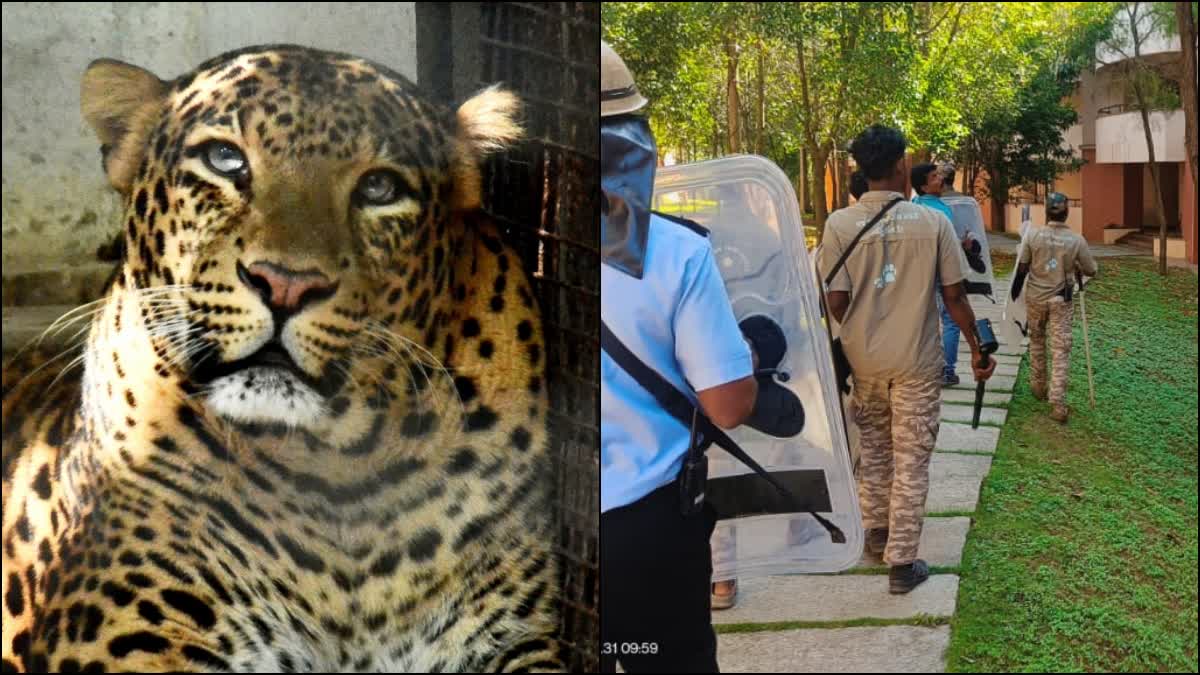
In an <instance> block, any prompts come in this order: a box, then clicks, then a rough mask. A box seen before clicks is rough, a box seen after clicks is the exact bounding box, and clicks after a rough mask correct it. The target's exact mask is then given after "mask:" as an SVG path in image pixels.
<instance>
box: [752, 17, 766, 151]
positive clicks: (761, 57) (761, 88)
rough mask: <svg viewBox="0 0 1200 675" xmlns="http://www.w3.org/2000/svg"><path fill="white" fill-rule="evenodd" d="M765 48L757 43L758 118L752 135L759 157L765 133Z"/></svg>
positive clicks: (759, 42)
mask: <svg viewBox="0 0 1200 675" xmlns="http://www.w3.org/2000/svg"><path fill="white" fill-rule="evenodd" d="M764 51H765V48H764V46H763V42H762V40H759V41H758V116H757V119H756V120H755V126H756V127H758V129H757V133H755V134H754V154H756V155H761V154H762V148H763V137H764V136H765V135H766V133H767V99H766V89H767V87H766V83H765V82H764V75H763V71H764V70H765V68H766V63H765V62H766V56H765V54H764Z"/></svg>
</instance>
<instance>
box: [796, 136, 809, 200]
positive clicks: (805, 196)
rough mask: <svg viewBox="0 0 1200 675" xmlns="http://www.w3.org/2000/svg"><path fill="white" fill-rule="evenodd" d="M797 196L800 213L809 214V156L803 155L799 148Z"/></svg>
mask: <svg viewBox="0 0 1200 675" xmlns="http://www.w3.org/2000/svg"><path fill="white" fill-rule="evenodd" d="M798 183H799V190H798V192H799V195H800V213H802V214H806V213H809V211H810V210H811V209H809V154H808V153H805V151H804V148H800V179H799V181H798Z"/></svg>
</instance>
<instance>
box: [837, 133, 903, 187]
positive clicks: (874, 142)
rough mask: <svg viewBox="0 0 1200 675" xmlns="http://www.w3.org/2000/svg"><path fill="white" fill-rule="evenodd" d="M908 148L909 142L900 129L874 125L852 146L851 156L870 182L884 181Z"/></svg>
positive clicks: (856, 139)
mask: <svg viewBox="0 0 1200 675" xmlns="http://www.w3.org/2000/svg"><path fill="white" fill-rule="evenodd" d="M907 148H908V141H906V140H904V134H902V133H900V131H899V130H898V129H893V128H891V127H885V126H883V125H882V124H872V125H871V126H869V127H867V129H866V130H865V131H863V132H862V133H861V134H859V135H858V137H857V138H855V139H854V142H853V143H851V144H850V154H851V155H853V156H854V162H855V163H856V164H858V167H859V169H860V170H862V172H863V175H865V176H866V177H867V178H868V179H869V180H883V179H884V178H887V177H888V174H890V173H891V171H892V169H893V168H894V167H895V166H896V162H899V161H900V160H901V159H903V158H904V151H905V150H906V149H907Z"/></svg>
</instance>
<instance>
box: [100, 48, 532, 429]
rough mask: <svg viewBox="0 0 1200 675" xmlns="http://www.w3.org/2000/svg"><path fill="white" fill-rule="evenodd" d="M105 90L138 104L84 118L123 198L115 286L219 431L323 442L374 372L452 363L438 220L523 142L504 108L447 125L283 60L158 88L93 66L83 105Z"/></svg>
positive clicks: (405, 95)
mask: <svg viewBox="0 0 1200 675" xmlns="http://www.w3.org/2000/svg"><path fill="white" fill-rule="evenodd" d="M117 86H120V87H121V88H122V89H125V90H129V91H135V92H140V93H141V97H139V98H138V99H137V100H136V101H132V100H127V101H122V102H121V103H122V104H123V105H122V106H118V105H113V104H112V102H111V101H110V99H109V98H106V97H104V96H100V98H99V99H98V100H96V101H95V102H91V101H88V102H87V103H85V105H89V106H90V109H89V110H88V111H87V112H88V117H89V120H90V121H91V122H92V123H93V126H95V127H96V128H97V130H98V132H100V134H101V137H102V139H103V140H104V142H105V166H106V170H107V172H108V174H109V176H110V179H111V180H112V182H113V184H114V186H115V187H116V188H117V189H118V190H120V191H122V192H123V193H124V194H125V195H126V197H127V201H128V212H127V215H126V230H127V234H126V251H127V254H128V257H127V260H126V264H125V270H124V274H123V276H122V279H121V282H122V283H123V284H124V285H125V286H126V288H128V289H129V290H130V291H132V292H133V293H135V294H137V295H138V296H139V298H140V299H145V300H147V301H149V302H143V303H140V305H142V306H145V305H147V304H149V305H151V306H152V308H153V310H154V311H152V312H150V313H149V314H148V317H149V318H150V319H151V320H150V321H149V322H148V323H150V324H152V325H150V326H148V328H149V329H150V330H151V332H152V333H154V334H155V337H156V340H155V345H154V351H155V353H156V354H157V355H158V357H159V358H160V359H161V361H162V363H161V364H160V371H161V370H163V369H165V370H167V371H169V372H173V373H174V374H176V375H178V376H179V377H180V378H181V379H183V380H184V381H186V382H187V383H188V384H190V385H192V386H194V387H195V388H197V390H199V396H200V398H203V399H204V400H205V401H206V402H207V403H208V405H209V406H210V407H211V408H212V410H213V411H215V412H216V413H217V414H219V415H221V416H222V417H224V418H226V419H228V420H230V421H234V422H250V423H267V424H272V423H281V424H285V425H287V426H289V427H301V428H306V429H308V430H310V431H312V432H315V433H324V432H326V431H328V430H329V429H330V428H331V427H332V425H333V422H334V421H335V419H336V418H337V417H338V415H337V412H338V411H339V410H343V411H344V410H346V409H347V408H349V407H353V406H355V405H357V406H362V405H365V404H366V403H367V401H368V399H369V398H370V396H371V392H370V387H366V386H359V387H356V386H354V385H355V383H360V382H361V381H362V380H364V379H371V378H378V377H379V376H380V375H381V374H383V371H385V370H386V369H387V365H386V363H385V361H387V359H386V358H380V355H381V354H388V353H394V352H396V351H400V352H401V353H403V352H405V351H414V352H419V351H426V352H429V356H433V357H434V358H431V359H427V360H428V361H430V362H432V361H434V360H440V359H438V358H437V357H438V356H446V355H447V352H450V355H451V356H452V349H453V340H451V341H450V343H449V346H448V345H447V343H446V335H445V333H446V332H447V331H445V330H444V327H445V326H446V325H447V323H448V322H449V321H450V320H451V318H452V316H451V315H452V314H453V310H452V309H451V308H449V307H446V306H445V304H444V303H440V302H439V299H442V298H447V297H448V296H451V295H452V294H453V293H454V292H455V291H456V290H457V291H458V292H459V293H460V295H461V293H462V286H463V283H464V282H465V281H466V280H465V279H463V278H462V276H461V275H458V274H456V272H457V271H458V270H457V269H456V265H455V262H456V261H458V260H461V258H462V256H463V255H464V252H465V251H464V247H465V245H466V238H465V236H464V232H462V231H461V229H456V227H455V224H456V223H454V222H453V221H455V220H456V218H461V214H462V213H464V212H469V211H470V210H471V209H474V208H475V207H477V206H478V199H479V197H478V193H479V186H478V182H479V174H478V162H479V161H480V158H481V157H482V155H483V154H484V153H486V152H487V151H488V150H490V149H492V148H495V147H498V146H499V145H501V144H503V143H506V142H508V141H510V140H511V139H513V138H515V137H516V136H517V134H518V133H519V128H518V127H517V126H516V125H515V124H514V123H513V122H512V120H511V117H510V115H511V112H512V111H513V109H514V107H515V100H514V98H513V97H512V96H511V95H510V94H507V93H505V92H502V91H499V90H494V89H493V90H489V91H487V92H485V93H483V94H481V95H480V96H479V97H477V98H476V99H474V100H472V101H470V102H468V103H467V104H466V105H464V106H463V108H462V109H460V110H459V113H458V115H457V116H454V115H451V114H449V113H447V112H446V111H444V110H441V109H439V108H437V107H436V106H434V105H432V104H430V103H427V102H426V101H424V100H423V99H421V98H420V97H419V96H418V95H417V94H416V92H415V91H414V89H413V88H412V86H411V85H410V84H408V83H407V82H406V81H405V80H404V79H403V78H401V77H400V76H398V75H396V74H395V73H392V72H391V71H388V70H387V69H384V68H382V67H380V66H376V65H373V64H370V63H368V62H366V61H363V60H361V59H357V58H354V57H349V56H334V55H328V54H325V53H319V52H313V51H310V50H304V49H289V48H276V49H273V50H251V51H245V52H243V53H240V54H238V53H235V54H234V55H226V56H224V57H220V58H218V59H215V60H214V61H210V62H208V63H206V64H203V65H201V66H200V67H199V68H198V69H197V70H196V71H195V72H194V73H192V74H190V75H187V76H185V77H182V78H179V79H178V80H176V81H174V82H173V83H163V82H160V81H158V80H157V78H154V76H152V75H150V74H149V73H146V72H145V71H141V70H140V69H135V68H132V67H129V66H124V65H117V64H113V63H109V62H100V63H98V64H97V65H95V66H93V68H92V69H91V70H90V71H89V79H88V82H87V83H85V92H86V91H87V90H88V89H89V88H90V89H91V90H93V91H97V90H100V89H101V88H104V89H105V90H111V89H113V88H114V87H117ZM85 100H86V99H85ZM520 307H521V306H520V305H518V306H517V307H514V308H512V309H519V308H520ZM439 339H440V341H439ZM435 354H436V356H435ZM418 361H419V359H418ZM430 365H431V364H430ZM412 376H413V378H425V377H428V376H427V375H426V374H424V373H417V374H412Z"/></svg>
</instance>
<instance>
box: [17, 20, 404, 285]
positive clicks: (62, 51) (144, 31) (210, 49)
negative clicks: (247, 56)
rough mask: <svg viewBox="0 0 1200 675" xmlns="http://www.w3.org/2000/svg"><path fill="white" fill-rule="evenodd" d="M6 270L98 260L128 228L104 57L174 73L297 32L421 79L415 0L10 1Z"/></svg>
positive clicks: (291, 39)
mask: <svg viewBox="0 0 1200 675" xmlns="http://www.w3.org/2000/svg"><path fill="white" fill-rule="evenodd" d="M3 24H4V38H3V89H4V100H3V105H4V117H3V145H4V153H3V174H2V175H3V242H4V246H3V264H4V275H5V277H9V276H11V275H12V274H19V273H22V272H27V271H32V270H39V271H45V270H48V269H69V268H71V267H74V266H77V265H82V264H86V263H90V262H93V261H94V254H95V250H96V247H97V246H98V245H99V244H100V243H102V242H103V241H104V240H105V239H107V237H108V236H109V235H110V234H111V233H113V232H115V231H116V230H118V229H119V224H118V223H119V220H120V216H119V213H118V209H119V204H118V201H117V198H116V195H115V194H114V193H112V191H111V189H110V188H109V187H108V183H107V181H106V180H105V178H104V176H103V174H102V172H101V170H100V152H99V143H98V142H97V141H96V138H95V136H94V135H93V134H92V131H91V129H90V128H88V127H87V125H86V124H85V123H84V121H83V119H82V117H81V115H80V112H79V83H80V79H81V77H82V75H83V71H84V69H85V68H86V67H87V64H88V63H89V62H91V61H92V60H93V59H96V58H101V57H109V58H115V59H119V60H122V61H128V62H130V63H133V64H135V65H138V66H141V67H143V68H146V69H148V70H150V71H152V72H154V73H155V74H156V75H158V76H159V77H162V78H164V79H169V78H173V77H175V76H177V75H180V74H182V73H185V72H187V71H189V70H191V69H192V68H194V67H195V66H197V65H199V64H200V63H201V62H202V61H204V60H205V59H207V58H210V57H212V56H216V55H218V54H221V53H223V52H226V51H229V50H232V49H236V48H239V47H245V46H250V45H255V44H268V43H272V42H288V43H294V44H301V45H305V46H310V47H317V48H322V49H330V50H338V51H345V52H349V53H352V54H356V55H359V56H362V57H365V58H368V59H371V60H374V61H378V62H380V63H382V64H384V65H387V66H389V67H391V68H392V69H394V70H396V71H398V72H400V73H401V74H403V75H405V76H407V77H409V78H411V79H413V80H416V79H417V72H418V69H417V38H416V34H417V31H416V9H415V7H414V3H411V2H405V3H383V2H377V3H333V2H328V3H326V2H318V3H295V4H293V3H282V2H279V3H274V2H268V3H223V2H219V3H43V2H30V3H7V2H6V3H4V5H3Z"/></svg>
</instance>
